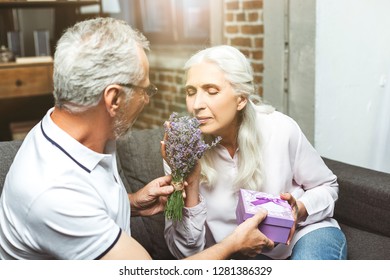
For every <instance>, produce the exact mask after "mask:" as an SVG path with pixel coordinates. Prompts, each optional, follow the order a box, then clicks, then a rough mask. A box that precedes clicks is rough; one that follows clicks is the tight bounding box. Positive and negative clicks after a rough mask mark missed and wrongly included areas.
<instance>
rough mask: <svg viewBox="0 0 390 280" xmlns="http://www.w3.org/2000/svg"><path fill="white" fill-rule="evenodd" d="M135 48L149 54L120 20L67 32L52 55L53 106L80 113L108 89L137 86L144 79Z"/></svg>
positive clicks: (141, 38) (85, 23)
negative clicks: (122, 85) (120, 86)
mask: <svg viewBox="0 0 390 280" xmlns="http://www.w3.org/2000/svg"><path fill="white" fill-rule="evenodd" d="M139 48H142V49H144V50H145V51H146V50H149V42H148V41H147V39H146V38H145V37H144V36H143V35H142V34H141V33H140V32H138V31H136V30H134V29H132V28H131V27H130V26H129V25H128V24H127V23H126V22H124V21H122V20H117V19H113V18H96V19H91V20H86V21H83V22H79V23H77V24H76V25H74V26H73V27H70V28H69V29H67V30H66V32H65V33H64V34H63V36H62V37H61V38H60V40H59V41H58V43H57V47H56V52H55V55H54V73H53V82H54V100H55V105H56V106H57V107H59V108H64V109H67V110H69V111H71V112H80V111H84V110H86V109H88V108H90V107H93V106H96V105H97V104H98V103H99V101H100V99H101V96H102V93H103V91H104V89H105V88H106V87H107V86H108V85H110V84H118V83H133V84H137V83H138V82H139V81H140V80H141V79H142V78H143V77H144V75H145V73H144V71H143V68H142V67H141V62H140V56H139ZM131 92H132V91H130V90H128V91H127V93H128V95H129V94H130V93H131Z"/></svg>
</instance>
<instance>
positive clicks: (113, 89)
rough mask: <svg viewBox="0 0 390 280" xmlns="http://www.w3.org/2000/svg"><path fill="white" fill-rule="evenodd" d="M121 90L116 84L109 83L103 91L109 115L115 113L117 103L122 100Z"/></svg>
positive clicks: (112, 115) (117, 107)
mask: <svg viewBox="0 0 390 280" xmlns="http://www.w3.org/2000/svg"><path fill="white" fill-rule="evenodd" d="M122 98H123V94H122V90H121V88H120V87H119V86H117V85H109V86H108V87H106V88H105V90H104V93H103V99H104V105H105V107H106V110H107V112H108V113H109V114H110V116H111V117H114V116H115V115H116V112H117V111H118V109H119V105H120V103H121V102H122Z"/></svg>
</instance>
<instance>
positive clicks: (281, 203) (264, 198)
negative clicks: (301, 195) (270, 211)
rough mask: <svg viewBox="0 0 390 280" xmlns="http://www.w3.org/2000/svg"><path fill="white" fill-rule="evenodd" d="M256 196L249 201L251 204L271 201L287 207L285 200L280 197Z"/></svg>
mask: <svg viewBox="0 0 390 280" xmlns="http://www.w3.org/2000/svg"><path fill="white" fill-rule="evenodd" d="M256 198H257V199H256V200H254V201H251V203H252V204H253V205H261V204H265V203H268V202H273V203H275V204H277V205H280V206H283V207H285V208H289V204H288V203H286V201H285V200H283V199H280V198H271V197H256Z"/></svg>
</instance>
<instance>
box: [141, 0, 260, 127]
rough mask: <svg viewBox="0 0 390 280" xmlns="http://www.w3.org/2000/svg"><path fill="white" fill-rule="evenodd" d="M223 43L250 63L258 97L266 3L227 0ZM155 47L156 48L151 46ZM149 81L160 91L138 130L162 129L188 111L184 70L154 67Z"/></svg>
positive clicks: (142, 117)
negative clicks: (245, 57) (171, 120)
mask: <svg viewBox="0 0 390 280" xmlns="http://www.w3.org/2000/svg"><path fill="white" fill-rule="evenodd" d="M224 13H225V15H224V21H225V22H224V43H226V44H228V45H231V46H235V47H237V48H238V49H239V50H240V51H241V52H243V53H244V54H245V55H246V56H247V57H248V58H249V60H250V61H251V63H252V67H253V69H254V76H255V81H256V84H257V86H258V94H259V95H262V81H263V40H264V26H263V0H224ZM152 47H153V46H152ZM150 80H151V81H153V82H154V83H155V84H156V85H157V87H158V88H159V93H158V94H157V95H156V96H153V98H151V100H150V103H149V104H147V105H146V106H145V108H144V110H143V112H142V113H141V115H140V116H139V118H138V120H137V122H136V123H135V125H134V127H135V128H151V127H157V126H162V124H163V123H164V121H165V120H167V119H168V118H169V115H170V114H171V113H172V112H174V111H175V112H183V111H185V95H184V93H183V85H184V73H183V71H182V70H181V69H169V68H168V67H164V68H153V67H152V68H151V69H150Z"/></svg>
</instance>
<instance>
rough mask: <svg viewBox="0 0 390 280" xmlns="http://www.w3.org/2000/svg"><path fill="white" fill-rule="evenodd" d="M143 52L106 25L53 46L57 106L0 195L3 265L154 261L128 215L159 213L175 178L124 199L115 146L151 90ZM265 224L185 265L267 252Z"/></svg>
mask: <svg viewBox="0 0 390 280" xmlns="http://www.w3.org/2000/svg"><path fill="white" fill-rule="evenodd" d="M148 48H149V43H148V41H147V40H146V38H145V37H144V36H143V35H142V34H140V33H138V32H136V31H135V30H133V29H132V28H131V27H130V26H128V25H127V24H126V23H125V22H123V21H119V20H115V19H111V18H98V19H93V20H87V21H84V22H80V23H77V24H76V25H75V26H73V27H71V28H69V29H68V30H67V31H66V32H65V33H64V35H63V36H62V37H61V39H60V40H59V41H58V44H57V48H56V53H55V57H54V75H53V77H54V99H55V106H54V108H52V109H50V110H49V111H48V112H47V114H46V115H45V116H44V117H43V119H42V121H41V122H40V123H39V124H38V125H37V126H36V127H34V128H33V129H32V130H31V132H30V133H29V134H28V136H27V137H26V138H25V140H24V142H23V144H22V146H21V148H20V150H19V151H18V154H17V155H16V157H15V160H14V162H13V164H12V166H11V168H10V170H9V173H8V175H7V178H6V181H5V185H4V190H3V192H2V197H1V202H0V225H1V226H0V258H1V259H150V255H149V254H148V253H147V251H146V250H145V249H144V248H143V247H142V246H141V245H140V244H139V243H138V242H137V241H136V240H135V239H134V238H132V237H131V232H130V216H131V215H144V216H147V215H153V214H156V213H159V212H161V211H162V210H163V209H164V203H165V202H166V199H167V196H168V195H169V194H170V193H172V192H173V187H172V186H171V185H170V182H171V177H170V176H165V177H161V178H157V179H155V180H153V181H152V182H150V183H149V184H147V185H146V186H145V187H144V188H143V189H141V190H140V191H138V192H137V193H134V194H127V193H126V190H125V188H124V186H123V183H122V181H121V178H120V177H119V174H118V170H117V167H116V159H115V140H116V139H117V138H118V137H120V136H121V135H123V134H125V133H126V132H127V131H128V130H129V129H130V127H131V126H132V124H133V123H134V121H135V120H136V118H137V116H138V114H139V113H140V112H141V111H142V109H143V107H144V105H145V104H147V103H148V102H149V99H150V98H151V96H152V95H153V94H155V93H156V92H157V88H156V87H155V86H154V85H153V84H151V83H150V81H149V63H148V59H147V56H146V53H145V52H146V51H147V50H148ZM265 216H266V213H264V212H261V213H259V214H258V215H256V216H254V217H253V218H252V219H249V220H248V221H247V222H246V223H244V224H242V225H241V226H240V227H238V228H237V230H236V231H234V233H233V234H232V235H230V236H229V237H227V238H226V239H225V240H223V241H222V242H221V243H219V244H216V245H215V246H214V247H211V248H209V249H207V250H205V251H202V252H200V253H198V254H197V255H194V256H191V257H190V258H193V259H224V258H227V257H229V256H230V255H231V254H232V253H235V252H244V253H246V254H251V253H252V254H253V253H254V252H257V253H258V252H260V251H261V250H262V249H263V248H272V247H273V245H274V244H273V242H272V241H270V240H269V239H268V238H266V237H265V236H264V235H263V234H262V233H261V232H260V231H259V230H258V229H257V225H258V224H259V223H260V222H261V220H263V219H264V217H265Z"/></svg>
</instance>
